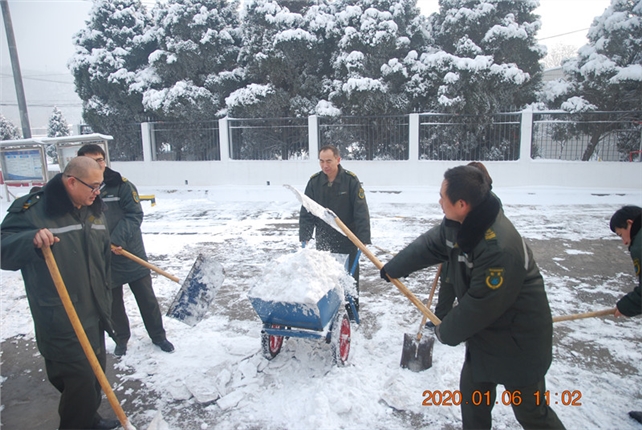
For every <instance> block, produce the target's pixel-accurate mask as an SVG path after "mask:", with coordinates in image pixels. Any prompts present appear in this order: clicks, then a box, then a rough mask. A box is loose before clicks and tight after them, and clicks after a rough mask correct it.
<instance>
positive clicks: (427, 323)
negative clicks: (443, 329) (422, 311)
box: [426, 320, 435, 328]
mask: <svg viewBox="0 0 642 430" xmlns="http://www.w3.org/2000/svg"><path fill="white" fill-rule="evenodd" d="M426 328H435V323H434V322H432V321H430V320H428V321H426Z"/></svg>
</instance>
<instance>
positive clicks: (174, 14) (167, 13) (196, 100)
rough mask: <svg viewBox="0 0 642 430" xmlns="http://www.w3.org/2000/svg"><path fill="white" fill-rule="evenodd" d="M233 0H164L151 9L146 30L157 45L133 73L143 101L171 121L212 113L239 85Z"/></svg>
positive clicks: (214, 114)
mask: <svg viewBox="0 0 642 430" xmlns="http://www.w3.org/2000/svg"><path fill="white" fill-rule="evenodd" d="M238 7H239V5H238V2H237V1H228V0H170V1H169V2H167V3H157V5H156V7H155V8H154V10H153V11H152V14H153V28H152V29H151V30H150V32H149V33H148V35H149V36H150V37H152V38H154V39H155V40H156V41H157V42H156V43H157V44H158V49H157V50H156V51H154V52H153V53H152V54H151V55H150V57H149V65H148V66H147V67H146V68H145V69H143V70H142V71H141V72H140V73H139V82H140V85H139V86H140V87H141V88H145V87H147V88H145V91H144V98H143V103H144V105H145V107H146V109H147V110H148V111H150V112H153V113H154V114H156V116H157V117H159V118H161V119H165V120H173V121H185V120H189V121H204V120H214V119H218V118H219V117H220V116H221V115H223V114H224V113H225V110H224V108H225V97H227V96H228V95H229V93H230V92H231V91H233V90H235V89H236V88H238V87H239V86H240V80H241V79H242V74H241V71H240V70H239V69H237V67H236V61H237V57H238V51H239V47H240V41H241V38H240V32H239V29H238V27H239V17H238Z"/></svg>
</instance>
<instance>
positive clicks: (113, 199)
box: [100, 167, 149, 288]
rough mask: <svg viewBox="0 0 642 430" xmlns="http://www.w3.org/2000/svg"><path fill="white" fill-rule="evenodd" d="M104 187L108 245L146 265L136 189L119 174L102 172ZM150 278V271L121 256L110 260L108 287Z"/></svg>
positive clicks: (101, 194) (112, 171)
mask: <svg viewBox="0 0 642 430" xmlns="http://www.w3.org/2000/svg"><path fill="white" fill-rule="evenodd" d="M104 177H105V187H104V188H103V190H102V192H101V193H100V196H101V198H102V200H103V202H105V205H106V209H105V216H106V217H107V226H108V227H109V233H110V235H111V243H113V244H114V245H116V246H122V247H123V249H124V250H125V251H128V252H130V253H132V254H134V255H135V256H137V257H140V258H142V259H143V260H145V261H147V254H146V253H145V245H144V243H143V234H142V232H141V230H140V226H141V224H142V223H143V216H144V214H143V208H142V206H141V204H140V198H139V197H138V190H137V189H136V186H135V185H134V184H132V183H131V182H129V181H128V180H127V179H125V178H123V177H122V176H121V175H120V173H118V172H116V171H114V170H111V169H110V168H109V167H106V168H105V173H104ZM148 274H149V269H147V268H146V267H144V266H142V265H140V264H138V263H136V262H135V261H132V260H131V259H130V258H127V257H125V256H123V255H116V254H114V255H113V256H112V262H111V279H112V283H111V286H112V288H113V287H117V286H120V285H123V284H127V283H129V282H133V281H135V280H137V279H140V278H142V277H144V276H147V275H148Z"/></svg>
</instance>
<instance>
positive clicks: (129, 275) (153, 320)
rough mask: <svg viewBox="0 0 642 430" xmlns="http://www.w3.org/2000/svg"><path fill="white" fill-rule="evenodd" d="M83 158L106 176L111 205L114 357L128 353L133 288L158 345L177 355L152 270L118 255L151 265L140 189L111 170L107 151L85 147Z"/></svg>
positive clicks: (104, 194)
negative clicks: (127, 294)
mask: <svg viewBox="0 0 642 430" xmlns="http://www.w3.org/2000/svg"><path fill="white" fill-rule="evenodd" d="M78 155H79V156H85V157H88V158H91V159H93V160H95V161H96V162H97V163H98V164H99V165H100V167H101V169H102V171H103V174H104V179H105V183H104V187H102V188H101V189H100V196H101V198H102V200H103V202H105V204H106V205H107V210H106V211H105V216H106V217H107V225H108V227H109V233H110V235H111V243H112V244H113V245H115V246H116V248H115V249H114V254H116V255H113V256H112V259H111V279H112V282H111V286H112V308H111V318H112V321H113V323H114V329H115V331H116V337H115V338H114V341H115V342H116V348H115V349H114V355H116V356H118V357H121V356H123V355H125V353H126V352H127V342H128V341H129V338H130V337H131V331H130V328H129V319H128V318H127V312H126V310H125V303H124V300H123V285H124V284H129V288H130V289H131V291H132V293H133V294H134V297H135V298H136V303H137V304H138V308H139V309H140V314H141V317H142V318H143V323H144V324H145V328H146V329H147V333H148V335H149V337H150V338H151V339H152V342H153V343H154V345H157V346H158V347H159V348H160V349H161V350H163V351H165V352H174V345H172V343H171V342H170V341H168V340H167V337H166V335H165V329H164V328H163V319H162V316H161V311H160V307H159V305H158V299H157V298H156V295H155V294H154V289H153V287H152V277H151V274H150V271H149V269H147V268H146V267H143V266H141V265H140V264H138V263H136V262H135V261H132V260H130V259H129V258H127V257H125V256H123V255H118V253H119V251H120V250H122V249H124V250H125V251H128V252H130V253H132V254H134V255H135V256H137V257H139V258H142V259H143V260H145V261H147V254H146V253H145V245H144V243H143V235H142V232H141V230H140V226H141V224H142V223H143V216H144V214H143V208H142V206H141V204H140V198H139V197H138V190H137V189H136V186H135V185H134V184H132V183H131V182H129V181H128V180H127V179H125V178H123V177H122V176H121V175H120V173H118V172H116V171H114V170H112V169H110V168H109V167H107V165H106V162H105V151H104V150H103V148H102V147H101V146H99V145H96V144H87V145H83V146H82V147H81V148H80V149H79V150H78Z"/></svg>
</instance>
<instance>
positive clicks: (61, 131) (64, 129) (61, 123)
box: [46, 106, 69, 163]
mask: <svg viewBox="0 0 642 430" xmlns="http://www.w3.org/2000/svg"><path fill="white" fill-rule="evenodd" d="M63 136H69V125H68V124H67V120H66V119H65V117H64V116H63V115H62V112H60V109H58V108H57V107H56V106H54V108H53V112H52V113H51V116H50V117H49V125H48V127H47V137H63ZM46 152H47V155H48V156H49V157H50V158H51V159H52V161H53V162H54V163H57V162H58V153H57V152H56V145H48V146H47V148H46Z"/></svg>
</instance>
